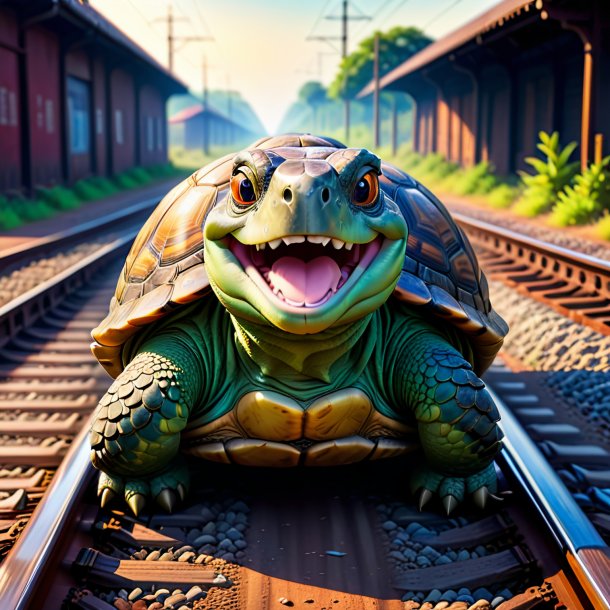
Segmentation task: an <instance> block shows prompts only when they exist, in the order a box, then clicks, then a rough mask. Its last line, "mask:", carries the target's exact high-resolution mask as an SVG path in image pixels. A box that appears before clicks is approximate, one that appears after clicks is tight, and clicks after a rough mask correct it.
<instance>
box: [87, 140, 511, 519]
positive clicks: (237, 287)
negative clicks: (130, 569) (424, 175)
mask: <svg viewBox="0 0 610 610" xmlns="http://www.w3.org/2000/svg"><path fill="white" fill-rule="evenodd" d="M507 331H508V328H507V326H506V324H505V322H504V321H503V320H502V318H500V317H499V316H498V315H497V314H496V313H495V312H494V310H493V309H492V307H491V304H490V301H489V294H488V287H487V283H486V280H485V276H484V275H483V273H482V272H481V270H480V269H479V266H478V263H477V260H476V257H475V254H474V252H473V250H472V248H471V246H470V244H469V242H468V239H467V238H466V236H465V235H464V233H463V232H462V230H461V229H460V228H459V227H458V226H457V225H456V224H455V222H454V221H453V220H452V218H451V216H450V214H449V213H448V211H447V210H446V208H445V207H444V206H443V205H442V204H441V203H440V202H439V200H438V199H436V198H435V197H434V196H433V195H432V194H431V193H430V192H429V191H428V190H427V189H426V188H425V187H423V186H422V185H421V184H419V183H418V182H417V181H416V180H414V179H413V178H411V177H410V176H408V175H407V174H405V173H403V172H402V171H400V170H399V169H397V168H396V167H394V166H392V165H390V164H387V163H382V162H381V160H380V159H379V157H377V156H376V155H375V154H373V153H372V152H370V151H368V150H366V149H359V148H346V147H345V146H344V145H343V144H341V143H340V142H338V141H336V140H334V139H331V138H327V137H319V136H314V135H309V134H287V135H282V136H275V137H269V138H264V139H262V140H259V141H257V142H255V143H254V144H253V145H252V146H250V147H249V148H248V149H246V150H244V151H242V152H239V153H238V154H235V155H227V156H225V157H223V158H221V159H219V160H218V161H216V162H214V163H211V164H209V165H207V166H206V167H204V168H202V169H200V170H198V171H196V172H195V173H194V174H193V175H191V176H190V177H189V178H188V179H187V180H185V181H183V182H181V183H180V184H178V185H177V186H176V187H175V188H174V189H173V190H171V191H170V192H169V193H168V194H167V195H166V197H165V198H164V199H163V200H162V201H161V203H160V204H159V205H158V207H157V208H156V209H155V210H154V212H153V213H152V215H151V216H150V218H149V219H148V221H147V222H146V224H145V225H144V227H143V228H142V230H141V231H140V232H139V234H138V236H137V238H136V239H135V241H134V243H133V246H132V248H131V251H130V252H129V255H128V256H127V260H126V262H125V266H124V267H123V270H122V272H121V274H120V278H119V280H118V285H117V288H116V293H115V296H114V298H113V299H112V301H111V303H110V311H109V314H108V316H107V317H106V318H105V319H104V320H103V321H102V322H101V324H100V325H99V326H98V327H97V328H96V329H94V330H93V332H92V336H93V338H94V343H93V345H92V351H93V353H94V354H95V356H96V357H97V358H98V360H99V361H100V363H101V364H102V365H103V366H104V367H105V368H106V370H107V371H108V372H109V373H110V375H111V376H113V377H115V378H116V380H115V381H114V383H113V384H112V385H111V386H110V388H109V390H108V392H107V393H106V394H105V395H104V396H103V398H102V399H101V401H100V403H99V406H98V409H97V411H96V414H95V417H94V422H93V424H92V428H91V432H90V441H91V449H92V451H91V459H92V462H93V464H94V466H95V467H96V468H98V469H99V470H101V471H102V472H101V473H100V478H99V485H98V494H99V496H100V498H101V503H102V505H105V504H107V503H108V502H110V501H111V500H113V499H117V500H119V499H124V500H125V501H126V502H127V504H128V505H129V507H130V508H131V509H132V511H133V512H134V513H136V514H137V513H138V512H140V511H141V510H142V509H143V507H144V506H145V505H146V503H147V501H148V500H150V499H151V498H152V499H155V500H156V502H157V503H158V504H159V505H160V506H161V507H162V508H164V509H165V510H168V511H171V510H173V508H174V507H175V505H176V503H177V502H178V501H179V499H182V500H183V499H184V497H185V494H186V493H187V490H188V486H189V471H188V468H187V466H186V464H185V458H184V456H183V453H186V454H191V455H194V456H198V457H201V458H205V459H207V460H211V461H215V462H221V463H226V464H230V463H233V464H241V465H249V466H265V467H267V466H273V467H291V466H326V465H338V464H351V463H355V462H360V461H363V460H376V459H380V458H389V457H396V456H401V455H403V454H406V453H409V452H416V455H417V454H418V455H421V454H422V453H423V459H419V460H418V461H417V463H418V464H419V466H417V467H415V466H414V467H413V468H411V467H410V466H409V470H410V473H406V474H409V475H410V485H411V489H412V491H413V493H417V494H418V503H419V506H420V509H421V508H422V507H423V506H424V505H425V504H426V503H427V502H428V501H429V500H430V499H431V498H432V497H433V496H434V495H438V496H440V499H441V500H442V505H443V506H444V509H445V511H446V512H447V514H449V513H450V512H451V511H452V510H453V509H454V508H455V506H456V505H457V504H458V503H460V502H461V501H462V500H464V498H465V497H466V496H470V498H471V499H472V500H474V502H475V503H476V504H478V505H480V506H484V505H485V503H486V502H487V501H488V498H489V497H490V496H492V495H493V493H494V492H495V490H496V475H495V470H494V465H493V459H494V457H495V456H496V454H497V453H498V451H499V449H500V447H501V432H500V430H499V428H498V426H497V422H498V420H499V415H498V411H497V408H496V406H495V405H494V403H493V400H492V399H491V397H490V395H489V393H488V392H487V390H486V389H485V385H484V383H483V382H482V381H481V379H480V378H479V376H480V375H481V373H482V372H483V371H484V370H485V369H486V368H487V367H488V366H489V364H490V363H491V362H492V360H493V359H494V357H495V355H496V353H497V352H498V350H499V348H500V346H501V345H502V341H503V338H504V336H505V335H506V333H507ZM402 461H404V460H402ZM406 462H407V463H409V458H407V459H406ZM414 462H415V460H414Z"/></svg>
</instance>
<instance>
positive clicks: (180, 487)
mask: <svg viewBox="0 0 610 610" xmlns="http://www.w3.org/2000/svg"><path fill="white" fill-rule="evenodd" d="M178 495H179V496H180V501H181V502H184V498H186V487H185V486H184V485H183V484H182V483H178Z"/></svg>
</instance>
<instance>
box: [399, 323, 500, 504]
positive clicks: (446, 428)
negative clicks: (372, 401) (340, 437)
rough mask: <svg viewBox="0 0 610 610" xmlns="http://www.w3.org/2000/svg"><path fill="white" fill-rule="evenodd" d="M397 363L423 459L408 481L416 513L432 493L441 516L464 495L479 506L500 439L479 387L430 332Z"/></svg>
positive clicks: (492, 486) (490, 486)
mask: <svg viewBox="0 0 610 610" xmlns="http://www.w3.org/2000/svg"><path fill="white" fill-rule="evenodd" d="M401 364H402V366H401V368H402V371H403V375H402V377H401V379H400V381H399V383H400V391H401V395H402V398H403V400H404V401H405V402H406V404H407V405H408V406H409V407H410V408H411V410H412V412H413V413H414V414H415V418H416V420H417V424H418V429H419V437H420V441H421V444H422V447H423V451H424V454H425V456H426V460H427V465H426V466H425V467H423V468H420V469H418V471H417V472H415V473H414V475H413V476H412V479H411V488H412V491H413V492H417V491H419V507H420V510H421V508H423V506H424V505H425V504H426V502H427V501H428V500H430V498H431V497H432V496H433V494H434V493H438V494H439V495H440V497H441V498H442V502H443V506H444V508H445V511H446V513H447V514H449V513H451V511H452V510H453V509H454V508H455V506H456V505H457V504H458V503H459V502H461V501H462V500H463V498H464V496H465V494H466V493H468V494H472V496H473V499H474V501H475V503H476V504H478V505H479V506H481V507H484V506H485V504H486V501H487V498H488V497H489V495H490V494H493V493H494V492H495V491H496V487H497V482H496V474H495V469H494V465H493V459H494V457H495V456H496V455H497V453H498V452H499V451H500V448H501V441H500V439H501V438H502V432H501V431H500V429H499V427H498V425H497V421H498V420H499V419H500V416H499V413H498V409H497V407H496V405H495V404H494V402H493V400H492V399H491V396H490V395H489V392H487V390H486V389H485V384H484V383H483V382H482V381H481V380H480V379H479V378H478V377H477V376H476V374H475V373H474V371H473V370H472V366H471V365H470V363H469V362H467V361H466V360H465V359H464V357H463V356H462V355H461V354H460V353H459V352H458V351H457V350H456V349H454V348H453V347H452V346H451V345H450V344H449V343H446V342H444V341H442V339H440V338H439V337H436V336H434V335H431V334H422V335H420V336H419V337H417V338H415V339H414V340H413V341H412V343H411V344H410V346H409V348H408V350H407V353H405V354H404V355H403V358H402V359H401Z"/></svg>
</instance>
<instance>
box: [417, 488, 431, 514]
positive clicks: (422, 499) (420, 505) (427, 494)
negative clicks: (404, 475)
mask: <svg viewBox="0 0 610 610" xmlns="http://www.w3.org/2000/svg"><path fill="white" fill-rule="evenodd" d="M433 495H434V494H433V493H432V492H431V491H430V490H429V489H426V488H425V487H422V489H420V491H419V498H418V501H417V509H418V510H419V512H420V513H421V511H422V510H423V509H424V506H426V504H428V502H429V501H430V499H431V498H432V496H433Z"/></svg>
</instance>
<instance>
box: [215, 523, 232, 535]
mask: <svg viewBox="0 0 610 610" xmlns="http://www.w3.org/2000/svg"><path fill="white" fill-rule="evenodd" d="M230 527H231V526H230V525H229V524H228V523H227V522H226V521H219V522H218V523H217V524H216V531H217V532H223V533H224V532H226V531H227V530H228V529H229V528H230Z"/></svg>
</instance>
